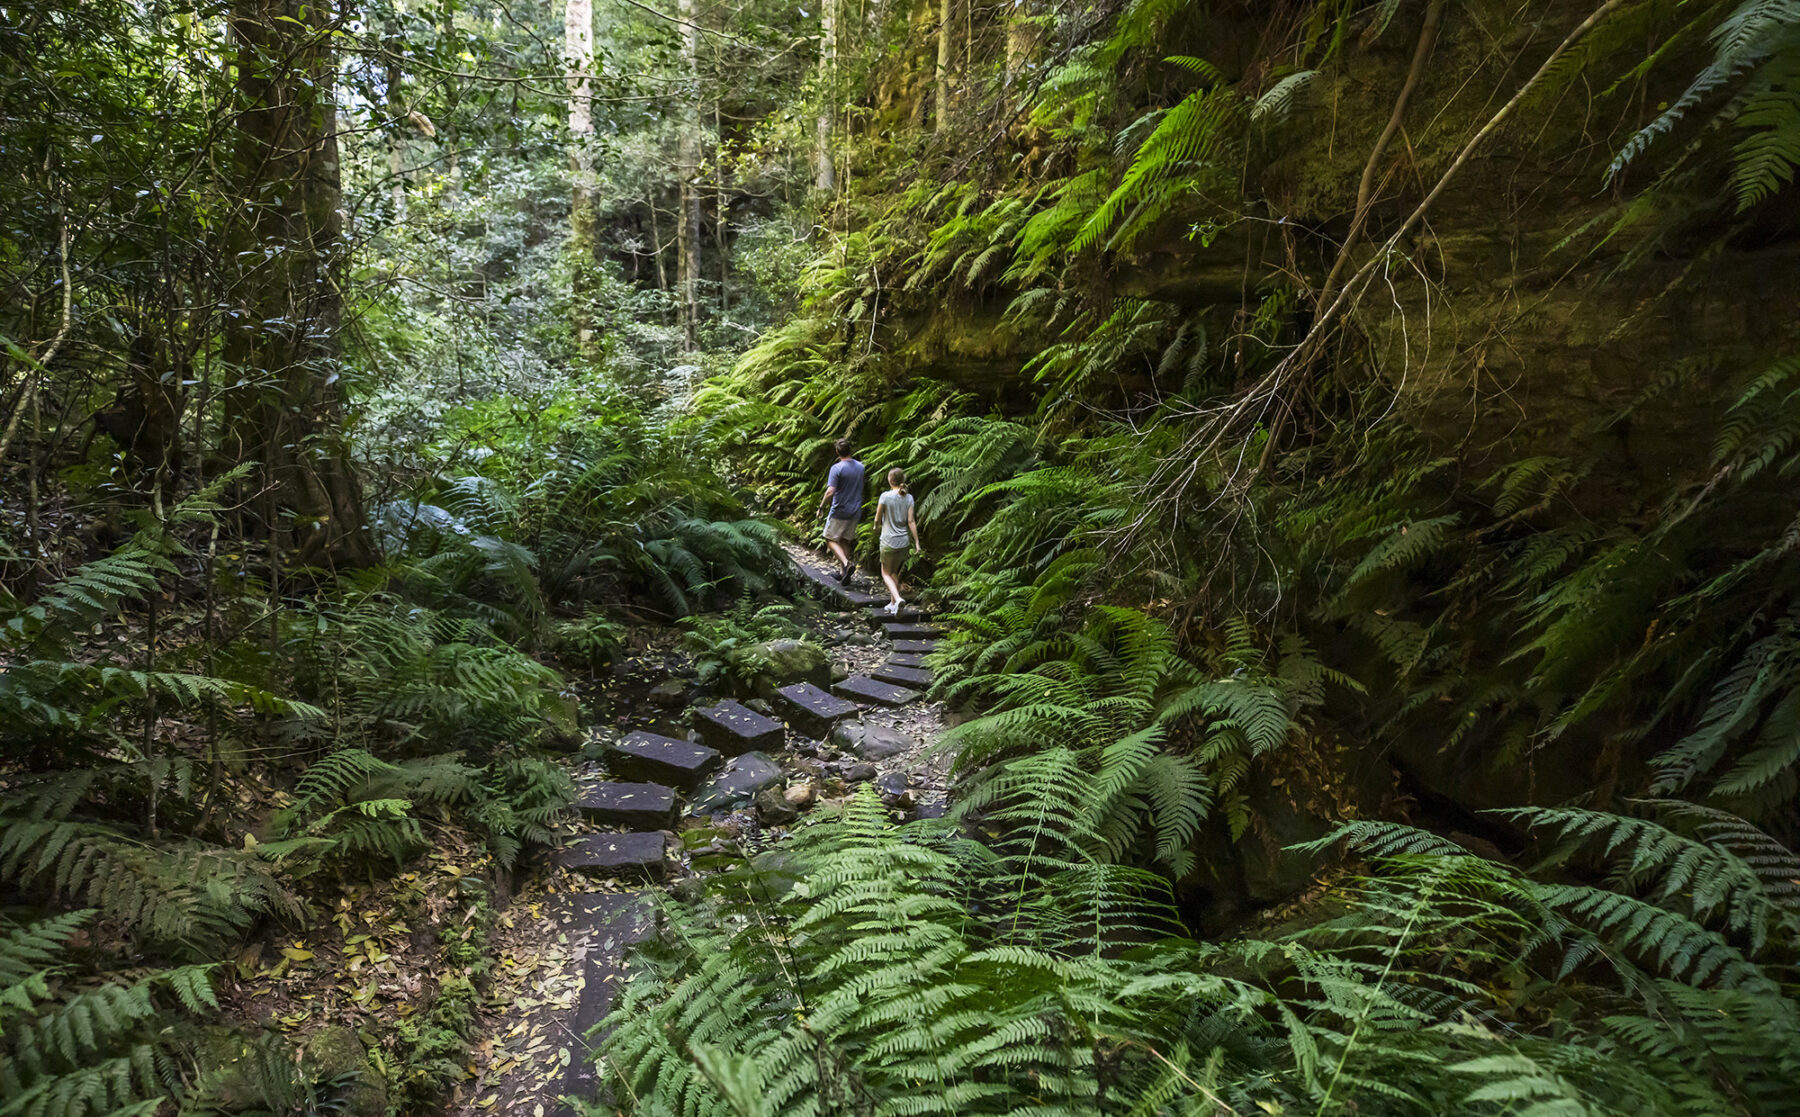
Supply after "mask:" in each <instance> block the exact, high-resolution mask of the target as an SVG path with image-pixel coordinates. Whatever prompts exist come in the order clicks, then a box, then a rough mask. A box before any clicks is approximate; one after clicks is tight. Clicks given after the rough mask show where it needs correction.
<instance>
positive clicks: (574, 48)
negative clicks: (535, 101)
mask: <svg viewBox="0 0 1800 1117" xmlns="http://www.w3.org/2000/svg"><path fill="white" fill-rule="evenodd" d="M563 52H564V54H566V55H567V56H568V72H567V78H566V81H567V84H568V87H569V174H570V177H571V178H572V180H573V194H572V197H571V200H570V206H569V226H570V236H569V255H570V257H571V263H572V264H573V266H574V276H573V280H572V283H571V290H570V295H571V296H572V298H571V300H570V301H571V303H572V305H573V307H574V312H573V313H574V322H573V325H574V327H575V344H576V347H577V349H578V350H579V352H580V353H581V354H582V356H583V357H585V358H586V359H588V360H589V361H590V362H591V361H593V360H596V359H598V353H596V352H595V344H594V333H595V331H594V319H593V310H594V189H595V187H594V153H593V146H592V145H593V139H594V3H593V0H567V2H566V3H565V5H564V7H563Z"/></svg>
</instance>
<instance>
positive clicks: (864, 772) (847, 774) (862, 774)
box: [844, 763, 875, 783]
mask: <svg viewBox="0 0 1800 1117" xmlns="http://www.w3.org/2000/svg"><path fill="white" fill-rule="evenodd" d="M874 778H875V765H873V764H869V763H862V764H852V765H850V767H848V768H845V769H844V782H845V783H868V782H869V781H870V780H872V779H874Z"/></svg>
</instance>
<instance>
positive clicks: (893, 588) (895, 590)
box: [881, 563, 900, 605]
mask: <svg viewBox="0 0 1800 1117" xmlns="http://www.w3.org/2000/svg"><path fill="white" fill-rule="evenodd" d="M881 580H882V581H884V582H886V583H887V588H888V604H890V605H893V604H897V603H898V602H899V601H900V577H899V575H897V574H895V573H894V572H893V571H891V570H889V569H888V568H887V564H886V563H882V564H881Z"/></svg>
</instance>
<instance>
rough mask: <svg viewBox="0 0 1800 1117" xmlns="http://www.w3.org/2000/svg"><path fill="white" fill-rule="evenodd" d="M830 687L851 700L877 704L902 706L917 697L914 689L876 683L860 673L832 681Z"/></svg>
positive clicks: (917, 694)
mask: <svg viewBox="0 0 1800 1117" xmlns="http://www.w3.org/2000/svg"><path fill="white" fill-rule="evenodd" d="M831 689H832V690H833V691H835V692H837V693H838V694H841V695H843V696H844V697H845V698H848V699H850V700H851V701H853V702H873V703H875V704H876V705H877V706H904V705H906V704H907V703H908V702H912V701H914V700H916V699H917V698H918V697H919V692H918V691H916V690H908V689H907V688H906V687H903V686H894V685H893V684H891V683H878V682H876V681H875V680H874V679H870V678H866V677H865V676H862V675H852V676H850V677H849V678H848V679H844V680H842V681H841V682H836V683H833V684H832V686H831Z"/></svg>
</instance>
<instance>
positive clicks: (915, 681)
mask: <svg viewBox="0 0 1800 1117" xmlns="http://www.w3.org/2000/svg"><path fill="white" fill-rule="evenodd" d="M869 677H870V678H871V679H874V680H875V681H877V682H882V683H893V684H894V685H895V686H910V687H918V688H919V689H921V690H923V689H924V688H926V687H929V686H930V685H931V672H929V671H927V670H925V669H924V668H923V667H898V666H895V665H894V664H893V663H891V662H890V663H884V664H882V665H881V666H880V667H877V668H876V669H875V670H873V671H871V672H869Z"/></svg>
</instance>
